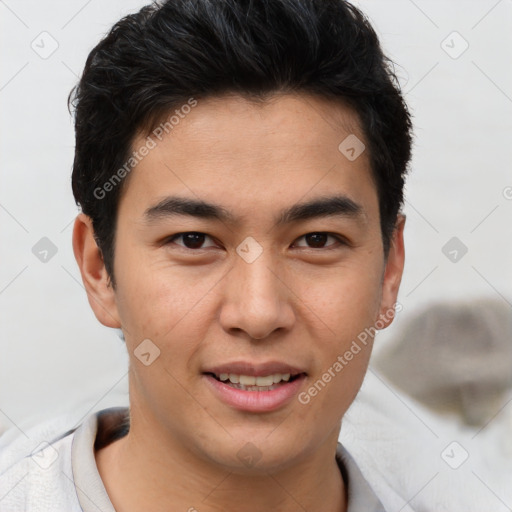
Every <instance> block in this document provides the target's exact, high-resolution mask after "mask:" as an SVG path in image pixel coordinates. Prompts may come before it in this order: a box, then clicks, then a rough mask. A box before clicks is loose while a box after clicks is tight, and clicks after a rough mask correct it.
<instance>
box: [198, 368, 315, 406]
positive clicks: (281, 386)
mask: <svg viewBox="0 0 512 512" xmlns="http://www.w3.org/2000/svg"><path fill="white" fill-rule="evenodd" d="M205 370H206V371H203V372H202V374H203V377H204V379H205V383H206V384H207V386H208V387H209V389H210V391H211V392H212V393H213V395H214V396H215V398H216V399H218V400H220V401H221V402H222V403H224V404H225V405H228V406H229V407H231V408H234V409H238V410H241V411H245V412H254V413H264V412H270V411H275V410H277V409H280V408H282V407H284V406H286V405H287V404H289V403H290V402H291V401H292V400H293V398H294V397H295V396H296V395H297V393H298V392H299V390H300V388H301V387H302V386H303V384H304V381H305V379H306V377H307V373H306V372H304V371H302V370H301V369H299V368H297V367H293V366H290V365H288V364H284V363H279V362H269V363H265V364H259V365H258V364H252V363H246V362H234V363H229V364H225V365H221V366H216V367H215V368H207V369H205Z"/></svg>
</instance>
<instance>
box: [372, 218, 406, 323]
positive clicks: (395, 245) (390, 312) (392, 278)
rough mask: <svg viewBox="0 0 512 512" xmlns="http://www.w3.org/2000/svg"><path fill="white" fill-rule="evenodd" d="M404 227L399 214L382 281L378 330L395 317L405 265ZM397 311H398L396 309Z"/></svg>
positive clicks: (403, 219) (403, 221)
mask: <svg viewBox="0 0 512 512" xmlns="http://www.w3.org/2000/svg"><path fill="white" fill-rule="evenodd" d="M404 227H405V215H403V214H399V215H398V216H397V221H396V224H395V230H394V232H393V236H392V239H391V243H390V247H389V253H388V257H387V261H386V267H385V268H384V275H383V279H382V296H381V303H380V309H379V318H378V320H377V322H378V325H379V326H382V327H379V328H380V329H384V328H386V327H388V326H389V325H391V323H392V322H393V318H394V316H395V310H394V305H395V304H396V301H397V297H398V290H399V288H400V282H401V281H402V274H403V271H404V263H405V249H404ZM397 311H399V309H398V308H397ZM377 322H376V323H377Z"/></svg>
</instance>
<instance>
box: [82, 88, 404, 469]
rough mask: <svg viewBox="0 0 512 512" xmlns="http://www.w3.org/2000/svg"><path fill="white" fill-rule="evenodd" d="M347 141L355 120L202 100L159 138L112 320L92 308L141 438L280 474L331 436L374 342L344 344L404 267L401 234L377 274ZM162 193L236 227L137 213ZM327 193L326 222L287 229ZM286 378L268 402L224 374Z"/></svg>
mask: <svg viewBox="0 0 512 512" xmlns="http://www.w3.org/2000/svg"><path fill="white" fill-rule="evenodd" d="M351 134H355V135H356V136H357V137H358V138H359V139H360V140H363V135H362V133H361V131H360V129H359V127H358V123H357V119H356V117H355V116H354V115H353V113H351V111H350V110H348V109H345V108H344V107H342V106H339V105H335V104H333V103H330V102H327V101H324V100H319V99H316V98H313V97H311V96H302V95H283V96H276V97H274V99H273V100H272V101H271V102H269V103H267V104H265V105H263V106H261V105H260V106H258V105H254V104H252V103H250V102H248V101H246V100H244V99H242V98H240V97H236V96H230V97H222V98H217V99H208V100H200V101H198V104H197V106H195V107H194V108H192V109H191V112H190V113H188V114H187V115H186V116H184V117H183V118H182V119H180V121H179V123H178V124H176V125H175V126H174V129H173V130H172V131H171V132H170V133H169V134H166V135H165V136H164V137H163V138H162V140H161V141H159V140H158V139H157V138H155V137H154V136H153V139H154V140H155V142H157V145H156V147H154V148H153V149H151V150H150V151H149V154H148V155H147V156H145V157H144V158H143V159H142V160H141V161H140V163H138V164H137V166H136V167H135V169H134V170H133V171H132V174H131V175H130V176H129V181H128V183H127V185H128V186H127V188H126V190H125V193H124V194H123V196H122V198H121V201H120V204H119V214H118V224H117V231H116V243H115V260H114V273H115V277H116V283H117V288H116V290H115V292H114V291H112V290H111V289H109V290H110V291H109V292H108V293H112V296H113V300H112V302H111V303H109V304H110V305H109V306H107V307H108V308H109V314H110V318H111V319H112V320H111V321H109V322H107V321H105V315H104V313H101V310H103V309H104V307H105V304H104V305H103V306H101V307H100V306H99V305H98V302H97V301H91V305H93V308H94V309H95V312H97V316H98V318H100V317H101V321H102V322H103V323H105V324H107V323H108V325H110V326H111V327H118V326H121V327H122V329H123V331H124V334H125V338H126V345H127V349H128V353H129V357H130V400H131V406H132V428H133V429H134V431H136V429H140V431H142V430H145V431H151V432H152V435H154V436H155V438H159V437H160V436H161V439H166V440H167V442H170V443H171V444H175V445H176V449H177V450H181V451H182V453H184V454H186V453H187V452H188V453H189V454H190V453H191V454H194V455H195V456H198V457H200V458H202V459H203V460H208V461H213V462H215V463H218V464H221V465H227V466H228V467H231V468H233V467H238V468H239V469H240V470H242V469H241V468H244V464H243V460H242V459H243V455H244V454H245V453H246V452H248V454H249V456H252V457H253V458H255V459H257V458H259V457H261V459H260V460H259V461H258V467H263V468H274V469H276V468H278V467H285V466H286V465H287V464H293V463H294V462H296V461H298V460H300V458H301V457H304V456H305V455H306V454H310V455H311V454H312V453H314V452H315V450H317V449H318V448H319V447H320V446H321V445H325V444H329V446H330V447H331V448H332V445H333V443H334V444H335V443H336V441H337V437H338V433H339V427H340V422H341V418H342V416H343V414H344V413H345V411H346V409H347V408H348V406H349V405H350V403H351V402H352V400H353V399H354V397H355V395H356V394H357V392H358V390H359V388H360V386H361V383H362V380H363V377H364V374H365V371H366V368H367V364H368V359H369V356H370V352H371V344H372V343H371V341H372V340H371V339H368V340H367V342H366V344H363V343H361V342H360V341H358V342H357V344H358V347H359V350H357V349H356V348H355V346H354V345H353V341H354V340H357V339H358V335H360V333H361V332H363V331H364V330H365V328H369V327H371V326H374V325H375V322H376V321H377V320H378V319H379V315H382V314H387V315H388V316H389V311H390V310H391V308H392V305H393V304H394V302H395V301H396V293H397V290H398V286H399V282H400V277H401V272H402V267H403V253H402V251H401V248H402V229H403V225H401V226H400V228H399V229H398V231H397V234H396V235H395V247H392V249H391V252H390V256H389V259H388V261H387V267H386V262H385V258H384V254H383V247H382V238H381V231H380V221H379V208H378V198H377V190H376V187H375V183H374V181H373V179H372V176H371V173H370V164H369V159H368V154H367V152H366V151H365V152H363V153H362V154H361V155H360V156H359V157H358V158H356V159H355V160H353V159H349V158H347V156H346V155H349V156H352V152H350V151H349V152H348V153H347V152H345V153H342V152H341V151H340V150H339V149H338V146H339V145H340V143H341V142H342V141H343V140H344V139H345V138H346V137H347V136H349V135H351ZM145 143H146V139H145V137H142V136H141V137H139V138H138V139H136V140H135V141H134V143H133V149H134V150H136V149H137V148H140V147H141V146H143V145H144V144H145ZM171 196H172V197H173V198H180V199H183V200H189V201H202V202H205V203H210V204H212V205H216V207H218V208H220V209H222V211H224V212H227V213H229V218H227V217H226V218H223V219H221V220H219V219H218V218H215V216H214V215H210V216H208V215H203V216H200V215H199V213H200V212H201V211H202V212H203V213H205V212H206V213H207V212H210V213H211V210H208V209H202V210H201V209H200V208H196V209H195V213H196V215H193V214H191V213H193V212H189V214H184V213H182V214H178V213H176V212H174V214H171V212H170V210H171V208H170V207H169V208H167V209H165V208H160V209H159V210H158V212H157V213H155V210H153V213H154V214H153V215H148V214H147V212H148V211H150V209H151V208H153V207H155V206H156V205H159V204H160V205H161V204H162V201H165V200H166V198H169V197H171ZM333 198H338V201H337V202H335V203H333V202H331V203H330V206H327V207H326V208H327V210H328V211H329V212H330V213H331V214H330V215H322V209H321V208H320V209H316V210H315V209H314V208H312V209H309V210H305V211H304V212H302V213H303V215H295V216H293V215H288V216H285V217H284V218H282V212H284V211H287V210H290V209H295V211H296V209H297V208H298V207H299V206H300V205H303V204H305V203H312V202H316V201H320V200H328V199H333ZM333 204H334V206H333ZM174 205H176V203H174ZM166 212H167V213H166ZM292 214H293V211H292ZM280 219H281V222H278V221H279V220H280ZM180 235H182V236H180ZM105 293H107V292H105ZM114 319H115V320H114ZM143 340H151V341H150V342H148V341H146V342H145V345H142V346H141V347H139V345H140V344H141V342H143ZM138 347H139V348H138ZM155 347H158V349H159V351H160V352H159V355H158V357H156V356H157V353H158V350H157V349H156V348H155ZM351 347H352V348H351ZM347 351H351V352H352V354H353V357H351V358H350V360H347V358H346V357H344V354H345V353H346V352H347ZM141 352H143V353H145V354H146V355H144V356H142V357H141ZM137 355H138V356H139V357H137ZM338 356H341V357H342V359H343V361H344V363H343V364H342V363H341V362H340V359H339V358H338ZM155 357H156V358H155ZM139 358H140V359H139ZM141 359H142V361H141ZM337 361H338V363H339V364H338V365H336V364H335V363H336V362H337ZM144 362H145V363H149V364H144ZM340 365H341V369H340ZM329 369H330V371H329ZM326 372H327V373H329V375H330V376H331V378H330V379H329V378H328V377H325V374H326ZM287 373H290V374H291V377H290V380H289V381H288V382H286V381H283V380H281V383H278V384H277V385H276V387H275V389H270V390H268V387H266V386H268V383H269V382H270V381H269V380H268V378H267V379H265V378H264V379H262V380H261V379H260V380H259V381H257V383H258V382H259V383H260V384H261V385H262V386H264V389H267V390H266V391H265V390H262V391H255V390H252V388H251V390H244V389H237V386H238V387H239V385H237V384H236V382H235V383H231V381H230V380H228V381H227V382H226V381H224V382H221V380H220V379H226V375H221V374H233V380H234V381H236V380H238V379H239V377H238V376H239V375H240V374H242V375H246V376H248V377H253V376H260V377H266V376H268V375H269V374H270V375H279V374H281V375H282V374H287ZM322 376H324V377H322ZM279 378H280V377H279V376H278V377H277V379H279ZM285 379H286V375H285ZM319 379H320V380H322V382H323V383H324V385H321V384H318V383H317V386H316V388H315V389H316V393H315V391H312V392H310V391H309V390H310V389H311V388H312V387H314V385H315V382H317V381H318V380H319ZM242 380H243V382H250V379H249V380H246V379H245V378H242ZM326 381H327V382H326ZM247 385H249V384H247ZM272 385H274V384H273V381H272ZM148 429H150V430H148ZM140 433H141V432H139V434H140ZM248 442H250V443H252V445H247V443H248ZM253 445H254V446H253ZM241 449H242V451H241V452H240V450H241ZM244 450H245V451H244Z"/></svg>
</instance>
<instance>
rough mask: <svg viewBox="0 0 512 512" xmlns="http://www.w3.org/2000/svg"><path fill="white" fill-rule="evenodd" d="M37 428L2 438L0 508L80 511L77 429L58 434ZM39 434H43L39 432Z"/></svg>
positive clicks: (42, 511) (12, 511)
mask: <svg viewBox="0 0 512 512" xmlns="http://www.w3.org/2000/svg"><path fill="white" fill-rule="evenodd" d="M43 432H45V429H44V428H42V429H40V430H35V431H34V430H33V431H32V437H30V438H28V439H26V440H21V439H20V438H17V439H16V440H14V441H12V442H10V443H8V444H6V442H5V440H4V441H3V442H2V446H1V448H0V449H1V452H2V457H1V458H2V462H1V466H0V509H1V510H9V511H10V512H17V511H20V512H21V511H24V512H25V511H26V512H36V511H37V512H46V511H48V512H50V511H52V512H60V511H62V512H64V511H66V512H75V511H77V512H79V511H81V508H80V506H79V503H78V499H77V495H76V491H75V486H74V483H73V472H72V468H71V445H72V441H73V436H74V432H63V433H61V434H60V435H57V437H56V438H49V437H47V436H45V435H43ZM37 434H39V436H38V435H37Z"/></svg>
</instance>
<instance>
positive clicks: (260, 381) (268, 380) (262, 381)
mask: <svg viewBox="0 0 512 512" xmlns="http://www.w3.org/2000/svg"><path fill="white" fill-rule="evenodd" d="M272 384H274V376H273V375H268V376H267V377H256V386H272Z"/></svg>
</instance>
